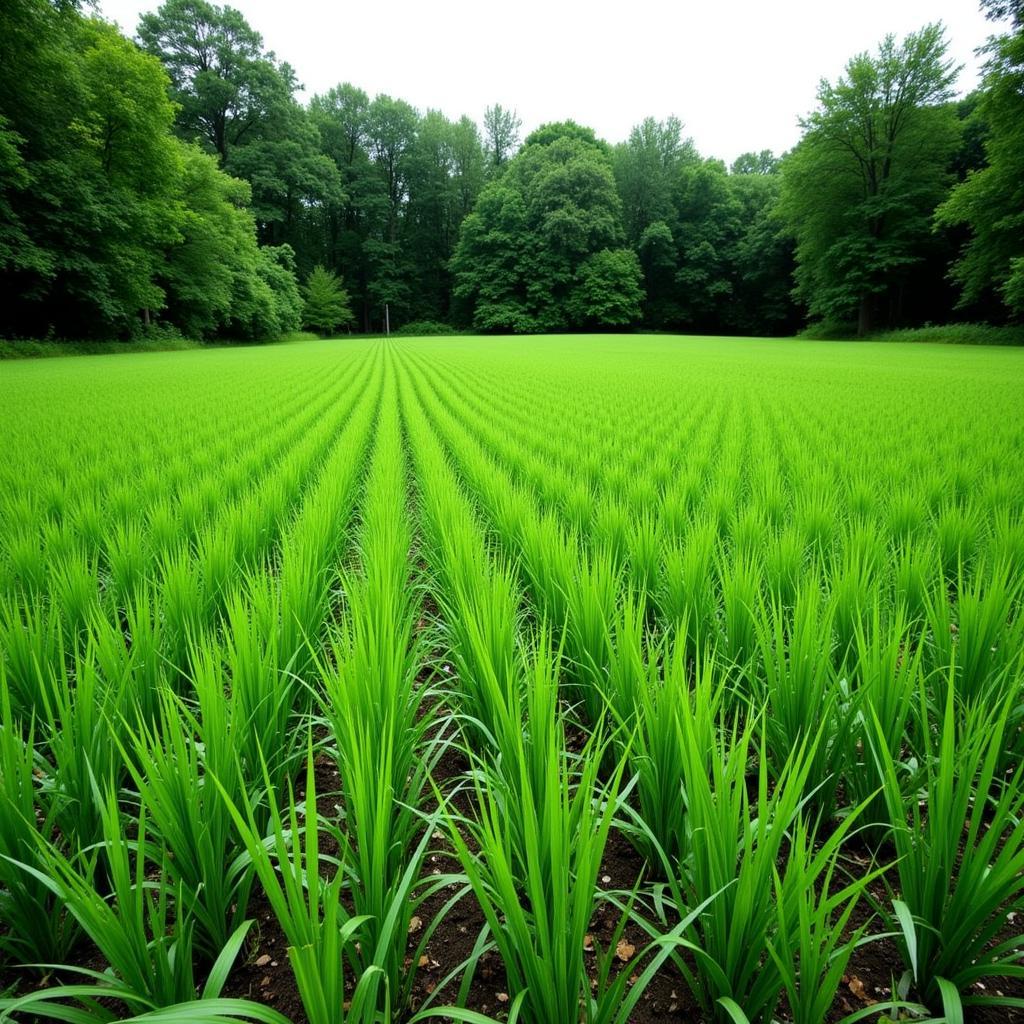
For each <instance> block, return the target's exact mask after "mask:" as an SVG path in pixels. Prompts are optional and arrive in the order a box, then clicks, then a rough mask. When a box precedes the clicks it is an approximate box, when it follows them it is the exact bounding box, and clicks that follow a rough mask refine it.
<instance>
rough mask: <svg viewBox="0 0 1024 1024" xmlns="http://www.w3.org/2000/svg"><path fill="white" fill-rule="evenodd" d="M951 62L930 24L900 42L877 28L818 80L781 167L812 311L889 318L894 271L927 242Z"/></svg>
mask: <svg viewBox="0 0 1024 1024" xmlns="http://www.w3.org/2000/svg"><path fill="white" fill-rule="evenodd" d="M957 71H958V68H957V67H956V66H955V64H954V62H953V61H951V60H949V59H948V57H947V43H946V38H945V33H944V31H943V29H942V26H941V25H928V26H926V27H925V28H923V29H921V31H919V32H915V33H913V34H911V35H909V36H908V37H907V38H906V39H905V40H904V41H903V42H902V43H897V41H896V40H895V38H894V37H892V36H887V37H886V39H885V40H884V41H883V43H882V44H881V46H880V47H879V48H878V52H877V53H876V54H875V55H871V54H868V53H861V54H858V55H857V56H856V57H854V58H853V59H852V60H850V62H849V63H848V64H847V66H846V72H845V74H844V75H842V76H841V77H840V78H839V79H838V80H837V81H836V82H835V83H834V84H833V83H831V82H828V81H823V82H822V83H821V85H820V87H819V89H818V109H817V110H815V111H814V112H813V113H812V114H811V115H810V116H809V117H807V118H806V119H804V120H803V122H802V125H803V128H804V136H803V138H802V140H801V142H800V143H799V145H798V146H797V147H796V149H795V150H794V152H793V153H791V154H790V155H789V157H788V158H787V159H786V161H785V163H784V167H783V197H782V208H783V210H784V212H785V215H786V217H787V219H788V221H789V224H790V226H791V228H792V231H793V233H794V234H795V236H796V238H797V271H796V278H797V287H798V291H799V294H800V296H801V298H802V299H803V301H804V302H806V304H807V306H808V309H809V311H810V313H811V315H812V316H816V317H822V318H825V319H829V320H835V321H848V320H852V319H856V321H857V324H858V331H859V333H861V334H865V333H867V332H869V331H871V330H872V329H873V327H874V326H875V323H876V321H877V319H878V317H879V314H881V315H882V317H883V318H884V319H886V320H890V321H891V320H894V319H898V313H899V304H900V299H901V286H902V284H903V282H904V280H905V278H906V274H907V272H908V270H909V269H910V268H911V267H913V266H914V265H915V264H916V263H918V262H919V261H921V260H922V259H923V258H924V257H925V254H926V253H927V251H928V248H929V245H933V244H935V242H934V240H933V236H932V235H931V218H932V214H933V212H934V210H935V207H936V205H937V204H938V202H939V201H940V200H941V198H942V196H943V194H944V190H945V189H946V188H947V187H948V184H949V176H948V170H947V169H948V166H949V160H950V156H951V154H952V152H953V150H954V148H955V146H956V143H957V137H958V121H957V117H956V111H955V108H954V107H953V106H952V105H951V104H950V103H949V102H948V101H949V99H950V97H951V95H952V91H951V90H952V86H953V83H954V81H955V79H956V75H957ZM885 299H887V300H888V308H887V309H886V310H885V311H882V309H881V306H882V301H883V300H885Z"/></svg>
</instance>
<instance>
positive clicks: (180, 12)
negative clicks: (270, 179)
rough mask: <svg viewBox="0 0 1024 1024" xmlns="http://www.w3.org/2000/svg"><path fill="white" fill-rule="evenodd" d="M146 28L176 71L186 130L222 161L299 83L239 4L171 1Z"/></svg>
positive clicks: (150, 47) (145, 20)
mask: <svg viewBox="0 0 1024 1024" xmlns="http://www.w3.org/2000/svg"><path fill="white" fill-rule="evenodd" d="M138 32H139V39H140V40H141V41H142V45H143V46H144V48H145V49H146V50H147V51H148V52H149V53H152V54H153V55H154V56H156V57H159V58H160V60H161V61H162V62H163V65H164V67H165V68H166V69H167V73H168V74H169V75H170V76H171V86H172V97H173V99H174V101H175V103H177V104H178V107H179V113H178V123H179V125H180V127H181V130H182V133H183V134H184V136H185V137H186V138H188V139H201V140H203V141H204V142H205V143H206V144H207V145H208V146H210V148H211V149H212V150H213V151H214V152H216V153H217V154H218V155H219V157H220V159H221V162H222V163H223V162H225V161H227V159H228V155H229V153H230V151H231V149H232V148H233V147H235V146H239V145H243V144H244V143H245V142H247V141H249V140H250V139H252V138H253V137H254V136H255V135H257V134H258V133H259V132H260V131H261V128H262V126H263V124H264V122H265V120H266V118H267V117H268V116H269V114H270V113H271V111H272V110H273V109H274V107H275V106H277V105H279V104H283V103H287V101H288V100H289V99H290V98H291V95H292V92H293V91H294V89H295V75H294V72H293V71H292V69H291V68H290V67H289V66H288V65H287V64H278V63H277V60H276V59H275V57H274V54H273V53H272V52H267V51H265V50H264V48H263V38H262V36H261V35H260V34H259V33H258V32H256V31H255V30H254V29H253V28H252V27H251V26H250V25H249V23H248V22H247V21H246V20H245V18H244V17H243V16H242V14H241V12H239V11H237V10H235V9H234V8H233V7H227V6H225V7H218V6H216V5H214V4H211V3H207V2H206V0H165V3H163V4H162V5H161V6H160V7H159V8H158V9H157V10H156V11H154V12H152V13H149V14H144V15H143V16H142V18H141V20H140V21H139V28H138Z"/></svg>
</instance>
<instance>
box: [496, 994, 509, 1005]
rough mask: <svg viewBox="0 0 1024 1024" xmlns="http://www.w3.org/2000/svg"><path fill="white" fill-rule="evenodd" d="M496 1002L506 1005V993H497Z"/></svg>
mask: <svg viewBox="0 0 1024 1024" xmlns="http://www.w3.org/2000/svg"><path fill="white" fill-rule="evenodd" d="M498 1002H499V1003H507V1002H508V993H507V992H499V993H498Z"/></svg>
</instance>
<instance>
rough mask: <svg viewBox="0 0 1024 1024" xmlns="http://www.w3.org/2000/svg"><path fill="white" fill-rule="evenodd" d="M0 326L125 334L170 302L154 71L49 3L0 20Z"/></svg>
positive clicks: (14, 10) (164, 104)
mask: <svg viewBox="0 0 1024 1024" xmlns="http://www.w3.org/2000/svg"><path fill="white" fill-rule="evenodd" d="M0 109H2V110H3V115H4V120H3V123H2V124H0V163H2V164H3V166H4V168H5V174H4V175H3V179H2V181H0V215H2V221H0V269H2V270H4V271H5V273H4V274H3V279H2V281H0V310H2V313H0V316H2V318H3V320H4V321H5V322H6V323H7V324H9V325H11V326H14V327H16V329H18V330H19V331H21V332H25V333H46V332H47V331H48V330H52V331H55V332H57V333H59V334H69V333H79V334H80V333H89V334H91V333H94V332H99V333H107V334H111V333H115V334H116V333H125V332H128V331H130V330H131V329H132V327H133V325H134V324H136V323H137V322H139V317H140V314H142V311H143V310H146V309H155V308H158V307H159V306H160V305H161V304H162V302H163V291H162V290H161V288H160V287H159V285H158V284H157V283H156V282H155V280H154V275H155V271H156V269H157V268H158V267H159V265H160V263H161V256H162V252H163V249H164V248H165V247H166V246H167V245H169V244H171V243H172V242H173V240H174V239H175V237H176V234H177V228H178V221H179V211H178V208H177V206H176V203H175V197H176V189H177V182H178V179H179V176H180V173H181V168H180V161H179V152H178V149H177V147H176V146H175V142H174V139H173V138H172V137H171V135H170V127H171V124H172V123H173V117H174V111H173V107H172V105H171V103H170V101H169V99H168V97H167V91H166V77H165V75H164V72H163V69H162V68H161V67H160V65H159V63H158V62H157V61H155V60H153V59H152V58H151V57H149V56H147V55H146V54H143V53H141V52H140V51H139V50H138V49H137V48H136V47H135V46H134V45H132V43H130V42H129V41H128V40H127V39H125V38H124V37H123V36H122V35H121V34H120V33H119V32H118V31H117V29H116V28H114V27H113V26H112V25H108V24H105V23H104V22H101V21H99V20H96V19H85V18H83V17H82V16H81V15H79V14H78V13H77V12H76V11H75V10H74V9H72V8H66V9H63V10H54V9H53V8H52V7H51V6H50V5H49V4H47V3H45V2H44V0H13V2H12V3H11V4H10V5H5V6H4V9H3V13H2V15H0Z"/></svg>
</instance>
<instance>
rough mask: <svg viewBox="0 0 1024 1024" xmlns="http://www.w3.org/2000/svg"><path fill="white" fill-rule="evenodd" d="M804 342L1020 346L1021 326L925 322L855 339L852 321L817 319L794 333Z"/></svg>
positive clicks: (1023, 335) (1023, 338)
mask: <svg viewBox="0 0 1024 1024" xmlns="http://www.w3.org/2000/svg"><path fill="white" fill-rule="evenodd" d="M797 337H798V338H803V339H805V340H808V341H848V340H859V341H902V342H924V343H927V344H932V345H1024V326H1021V325H1007V326H1005V327H994V326H993V325H992V324H925V326H924V327H904V328H900V329H899V330H893V331H875V332H874V333H872V334H869V335H866V336H865V337H863V338H859V339H858V338H857V329H856V327H855V326H854V325H853V324H840V323H835V322H834V321H828V320H821V321H819V322H818V323H814V324H809V325H808V326H807V327H805V328H804V330H802V331H801V332H800V333H799V334H798V335H797Z"/></svg>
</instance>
